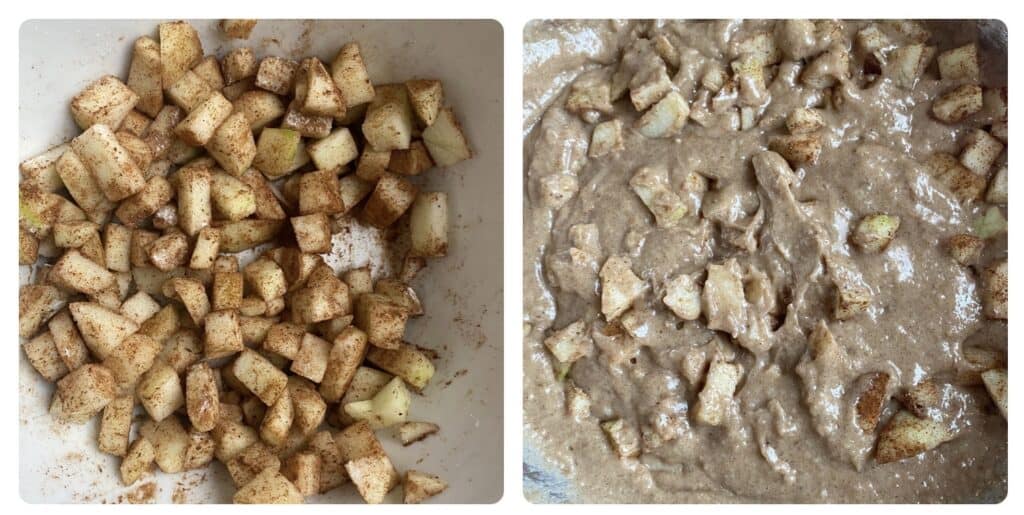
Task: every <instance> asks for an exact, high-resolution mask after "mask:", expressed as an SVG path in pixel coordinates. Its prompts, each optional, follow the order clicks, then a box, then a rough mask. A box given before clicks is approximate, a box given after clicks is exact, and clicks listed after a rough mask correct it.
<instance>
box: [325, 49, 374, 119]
mask: <svg viewBox="0 0 1024 515" xmlns="http://www.w3.org/2000/svg"><path fill="white" fill-rule="evenodd" d="M331 76H332V77H333V79H334V83H335V84H336V85H337V86H338V89H340V90H341V93H342V95H343V96H344V98H345V102H346V105H347V106H348V107H353V106H357V105H360V104H365V103H367V102H372V101H373V99H374V90H373V84H372V83H371V82H370V76H369V74H367V72H366V65H365V64H363V57H362V54H361V52H360V49H359V43H356V42H351V43H346V44H345V45H344V46H342V47H341V50H339V51H338V55H337V56H336V57H335V58H334V61H332V62H331Z"/></svg>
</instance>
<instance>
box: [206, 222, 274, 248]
mask: <svg viewBox="0 0 1024 515" xmlns="http://www.w3.org/2000/svg"><path fill="white" fill-rule="evenodd" d="M283 225H284V222H283V221H282V220H257V219H252V218H246V219H245V220H239V221H237V222H229V223H226V224H223V225H220V226H219V227H218V228H219V229H220V249H221V251H223V252H241V251H243V250H247V249H251V248H253V247H255V246H257V245H259V244H261V243H266V242H268V241H270V240H273V239H274V237H276V236H277V234H278V233H279V232H280V231H281V227H283Z"/></svg>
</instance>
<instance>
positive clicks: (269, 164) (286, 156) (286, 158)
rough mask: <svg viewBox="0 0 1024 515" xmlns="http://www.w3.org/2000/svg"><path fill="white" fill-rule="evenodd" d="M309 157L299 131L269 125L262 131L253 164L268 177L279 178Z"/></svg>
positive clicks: (295, 168)
mask: <svg viewBox="0 0 1024 515" xmlns="http://www.w3.org/2000/svg"><path fill="white" fill-rule="evenodd" d="M308 159H309V156H308V154H307V153H306V150H305V145H304V144H303V143H302V135H301V134H299V133H298V131H294V130H291V129H274V128H269V127H268V128H265V129H263V131H262V132H260V140H259V142H258V143H257V144H256V157H255V158H254V159H253V166H254V167H255V168H256V169H257V170H259V171H261V172H263V175H266V176H267V178H269V179H277V178H279V177H284V176H285V175H288V174H289V173H291V172H294V171H295V170H297V169H298V168H299V167H301V166H302V164H305V161H306V160H308Z"/></svg>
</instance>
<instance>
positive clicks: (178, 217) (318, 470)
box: [19, 20, 472, 503]
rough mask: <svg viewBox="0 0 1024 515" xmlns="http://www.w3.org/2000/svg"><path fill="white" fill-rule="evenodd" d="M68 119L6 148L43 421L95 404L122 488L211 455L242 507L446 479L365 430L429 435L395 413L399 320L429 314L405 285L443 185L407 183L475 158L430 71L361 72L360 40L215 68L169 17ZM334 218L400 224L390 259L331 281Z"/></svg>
mask: <svg viewBox="0 0 1024 515" xmlns="http://www.w3.org/2000/svg"><path fill="white" fill-rule="evenodd" d="M254 25H255V21H254V20H224V21H223V22H222V23H221V28H222V30H223V31H224V32H225V34H226V35H227V36H229V37H232V38H240V39H245V38H247V37H248V35H249V33H250V32H251V31H252V30H253V26H254ZM71 115H72V117H73V118H74V121H75V123H76V124H77V125H78V126H79V127H80V128H81V129H82V133H81V134H80V135H79V136H77V137H75V138H74V139H73V140H71V141H70V142H69V143H67V144H64V145H60V146H58V147H55V148H53V149H51V150H49V151H47V152H45V153H43V154H42V155H40V156H37V157H35V158H32V159H29V160H27V161H25V162H23V163H22V164H21V172H22V181H21V185H20V192H19V193H20V204H19V215H20V216H19V222H20V230H19V244H20V246H19V262H20V264H22V265H34V266H35V273H34V281H33V282H32V283H31V284H26V285H24V286H22V287H21V291H20V304H19V316H20V319H19V334H20V336H21V337H22V338H23V339H24V342H25V343H24V344H23V346H22V348H23V349H24V352H25V355H26V357H27V358H28V361H29V363H30V364H31V365H32V366H33V367H34V368H35V369H36V370H37V371H38V372H39V374H40V375H41V376H42V377H43V378H45V379H46V380H48V381H51V382H55V383H56V391H55V393H54V395H53V400H52V403H51V406H50V412H51V414H52V415H53V416H54V417H55V418H57V419H59V420H61V421H65V422H71V423H83V422H86V421H88V420H90V419H92V418H93V417H95V416H97V415H100V417H101V421H100V428H99V448H100V450H101V451H102V452H105V453H109V454H112V455H115V456H119V457H121V458H122V462H121V470H120V471H121V478H122V480H123V482H124V484H126V485H130V484H132V483H135V482H136V481H138V480H140V479H141V478H142V477H144V476H146V475H147V474H149V473H150V472H151V470H152V469H153V466H154V465H155V466H156V467H157V468H159V469H160V471H162V472H164V473H178V472H182V471H186V470H193V469H197V468H202V467H206V466H207V465H209V464H210V463H212V462H213V461H218V462H220V463H222V464H223V465H224V466H225V467H227V470H228V472H229V474H230V476H231V479H232V480H233V482H234V483H235V486H236V487H237V489H238V490H237V492H236V493H235V495H234V500H235V502H237V503H277V502H303V500H304V498H306V497H308V496H311V495H316V494H322V493H325V492H327V491H330V490H332V489H334V488H336V487H338V486H339V485H342V484H343V483H346V482H348V481H351V482H352V483H354V484H355V487H356V489H357V490H358V492H359V494H360V495H361V496H362V497H363V498H364V499H365V500H366V502H368V503H379V502H381V501H383V500H384V498H385V495H386V494H387V493H388V492H390V491H391V490H392V489H393V488H394V487H395V486H396V485H397V484H398V483H399V482H402V483H403V485H404V493H405V501H406V502H419V501H422V500H424V499H426V498H428V497H431V496H433V495H436V494H438V493H440V492H441V491H442V490H444V489H445V488H446V483H445V482H444V481H443V480H441V479H440V478H438V477H436V476H433V475H430V474H426V473H423V472H419V471H416V470H408V471H406V473H405V476H404V479H403V478H400V476H399V473H398V471H397V470H396V469H395V466H394V465H393V464H392V462H391V460H390V459H389V457H388V456H387V455H386V454H385V452H384V450H383V447H382V446H381V443H380V441H379V440H378V436H377V434H376V433H375V432H376V431H378V430H382V429H385V428H395V430H397V435H398V436H399V438H400V440H401V442H402V443H403V444H405V445H410V444H412V443H414V442H416V441H419V440H422V439H423V438H426V437H427V436H429V435H430V434H433V433H436V432H437V431H438V430H439V428H438V426H437V425H436V424H433V423H430V422H422V421H416V420H414V419H412V418H411V417H410V413H409V411H410V406H411V404H412V403H413V399H414V398H415V396H413V395H410V390H412V391H416V392H422V391H423V389H424V388H426V387H427V385H428V384H429V383H430V380H431V377H432V376H433V375H434V365H433V363H432V362H431V353H429V352H426V351H424V350H421V348H419V347H417V346H415V345H413V344H411V343H409V342H407V341H406V340H405V333H406V323H407V321H408V320H409V318H410V317H416V316H420V315H422V314H423V307H422V306H421V304H420V301H419V298H418V296H417V294H416V292H415V290H414V289H413V288H412V286H411V285H410V283H411V281H412V280H413V278H414V277H415V276H416V275H417V272H419V271H420V270H421V269H423V268H424V267H425V266H426V259H427V258H438V257H442V256H445V255H446V253H447V251H448V199H447V196H446V194H445V193H443V192H432V191H421V190H420V188H419V187H418V186H417V185H416V182H417V181H416V177H415V176H417V175H420V174H423V173H426V172H428V171H429V170H431V169H432V168H434V167H435V166H441V167H448V166H452V165H455V164H457V163H459V162H460V161H463V160H465V159H468V158H469V157H471V155H472V152H471V151H470V148H469V145H468V143H467V141H466V138H465V135H464V134H463V132H462V129H461V127H460V125H459V122H458V119H457V118H456V116H455V113H454V112H453V111H452V109H451V108H449V107H446V106H445V103H444V94H443V89H442V84H441V82H440V81H437V80H411V81H409V82H406V83H395V84H374V83H373V82H372V81H371V77H370V75H369V73H368V72H367V68H366V66H365V65H364V62H363V59H362V57H361V54H360V48H359V45H358V44H357V43H354V42H351V43H347V44H345V45H344V46H342V47H341V50H340V51H339V52H338V54H337V57H336V58H335V59H334V60H333V61H332V62H330V63H323V62H320V61H319V60H318V59H316V58H307V59H303V60H301V61H293V60H290V59H287V58H282V57H276V56H266V57H263V58H258V57H257V56H256V52H255V51H254V50H253V49H252V48H245V47H243V48H237V49H235V50H231V51H230V52H228V53H227V54H226V55H224V56H222V57H220V58H219V59H218V57H217V56H213V55H204V51H203V46H202V42H201V41H200V39H199V35H198V33H197V32H196V30H195V28H193V27H192V26H190V25H189V24H188V23H185V22H172V23H162V24H160V27H159V38H158V39H152V38H150V37H141V38H139V39H138V40H136V42H135V44H134V47H133V52H132V59H131V66H130V70H129V72H128V76H127V78H126V80H124V81H122V80H121V79H119V78H117V77H114V76H111V75H106V76H103V77H101V78H100V79H98V80H96V81H95V82H93V83H91V84H89V85H88V86H87V87H86V88H85V89H84V90H82V91H81V92H80V93H79V94H78V95H77V96H75V97H74V99H73V100H72V101H71ZM349 222H351V223H362V224H365V225H367V226H372V227H375V228H377V229H379V230H382V231H388V232H389V233H391V234H395V233H397V232H399V231H404V232H407V233H408V240H409V242H410V244H409V250H408V253H407V255H406V256H405V258H404V265H403V267H402V270H401V271H400V273H398V274H396V275H395V276H393V277H381V275H382V273H383V271H382V270H371V269H370V268H369V267H362V268H355V269H351V270H348V271H345V272H344V273H343V274H342V275H341V276H339V274H338V273H336V272H335V270H333V269H332V268H331V267H330V266H329V265H328V264H327V261H325V259H324V254H327V253H330V252H331V250H332V249H333V248H334V247H335V246H336V245H338V244H345V242H344V239H345V237H346V236H345V234H336V231H337V230H338V229H336V228H338V227H340V226H342V225H344V224H346V223H349ZM243 251H247V252H246V253H245V254H241V255H239V254H236V253H240V252H243ZM133 424H134V426H135V427H136V428H137V431H134V432H133V431H132V428H133ZM133 434H137V436H136V437H135V438H134V439H131V435H133Z"/></svg>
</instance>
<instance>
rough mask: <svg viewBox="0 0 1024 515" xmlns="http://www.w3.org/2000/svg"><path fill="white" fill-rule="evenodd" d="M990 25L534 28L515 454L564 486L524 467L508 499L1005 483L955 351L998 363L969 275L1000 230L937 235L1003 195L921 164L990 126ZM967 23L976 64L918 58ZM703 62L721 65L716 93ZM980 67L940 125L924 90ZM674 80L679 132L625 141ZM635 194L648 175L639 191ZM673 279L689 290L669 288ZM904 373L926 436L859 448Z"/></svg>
mask: <svg viewBox="0 0 1024 515" xmlns="http://www.w3.org/2000/svg"><path fill="white" fill-rule="evenodd" d="M865 29H869V30H867V31H865ZM875 29H877V31H878V32H879V33H881V34H882V35H883V37H884V39H883V40H882V41H883V42H884V44H883V45H882V46H880V47H879V48H877V49H873V47H871V41H875V40H873V39H872V40H868V38H866V35H873V34H875V32H874V31H875ZM918 29H923V30H924V31H926V32H924V33H922V32H921V31H920V30H918ZM998 29H999V27H992V26H986V25H985V24H978V23H975V22H948V23H923V24H903V23H881V22H880V23H877V24H875V23H871V22H866V21H855V22H853V21H843V22H832V21H818V22H793V21H790V22H782V21H780V22H765V21H709V22H684V21H652V22H610V21H591V22H548V21H536V22H532V23H531V24H530V25H529V26H528V27H527V29H526V34H525V36H526V48H525V55H526V57H525V59H526V61H525V68H524V74H525V81H524V103H525V110H526V113H525V120H524V137H523V139H524V162H525V163H526V170H525V177H524V188H525V197H526V205H525V207H524V233H525V234H524V246H525V254H524V267H525V270H524V303H525V306H524V313H525V333H526V336H525V341H524V366H525V371H524V373H525V375H524V395H525V398H524V403H525V410H526V414H525V417H526V418H525V423H526V435H527V442H528V444H527V445H528V447H529V449H528V450H529V451H531V452H533V453H535V454H536V455H538V456H540V461H542V462H544V464H545V466H549V467H550V468H551V469H553V470H556V471H557V472H558V473H559V474H560V475H563V476H564V477H565V478H566V479H567V480H568V483H569V487H568V488H565V490H566V491H564V492H557V493H555V492H544V491H539V490H538V489H537V487H538V486H539V483H534V488H533V490H532V491H528V494H529V495H530V496H531V497H534V498H536V499H545V498H547V499H551V498H561V496H563V495H564V496H565V498H566V499H568V500H571V501H581V502H868V503H870V502H979V501H980V502H986V501H987V502H991V501H997V500H1001V499H1002V498H1003V497H1005V495H1006V488H1007V482H1006V481H1007V480H1006V477H1007V472H1006V470H1007V469H1006V445H1007V431H1006V421H1005V419H1004V418H1003V416H1002V415H1001V414H1000V413H999V410H998V409H997V408H996V407H995V405H994V404H993V401H992V399H991V398H990V396H989V394H988V392H987V391H986V389H985V388H984V386H982V385H981V383H980V380H979V378H978V370H977V367H978V365H977V364H976V363H974V362H972V361H971V360H970V359H967V358H965V349H969V348H975V349H981V351H980V352H981V353H983V354H986V355H991V356H996V357H997V359H998V360H1001V363H1002V365H1001V366H1002V367H1005V353H1006V339H1007V332H1006V327H1007V326H1006V321H1005V320H1000V319H994V318H993V317H992V313H991V312H990V311H989V307H990V306H986V302H988V301H989V297H988V296H986V294H985V287H986V285H985V284H983V281H982V280H981V276H982V275H983V274H984V270H986V269H987V268H989V267H991V266H994V265H995V264H996V263H998V262H1000V261H1001V260H1005V259H1006V254H1007V251H1006V234H1005V232H1003V233H997V234H995V235H992V236H990V237H989V238H987V239H985V240H984V248H983V250H982V251H981V253H980V255H979V256H977V257H976V258H974V259H973V260H972V261H971V262H969V263H968V264H966V265H964V264H961V263H959V262H957V261H956V260H954V259H953V258H952V257H951V256H950V250H949V245H948V241H949V240H950V238H951V237H953V236H954V235H957V234H974V233H976V232H977V230H978V220H979V219H980V218H982V217H983V216H984V214H985V213H986V212H987V210H988V209H990V208H991V207H993V206H995V207H996V208H997V209H998V210H999V211H998V213H1000V214H1003V215H1005V208H1006V205H1005V203H1003V204H999V203H989V202H987V201H986V200H985V198H986V197H987V195H986V193H985V191H981V192H978V193H971V192H969V193H968V194H966V195H965V194H964V193H963V192H962V191H961V190H960V189H958V188H959V184H960V183H957V182H953V181H950V180H948V177H947V178H945V179H943V178H942V177H939V176H938V174H936V172H935V165H934V162H935V161H934V156H935V155H936V154H937V153H938V154H941V153H948V154H950V155H952V156H958V155H959V154H960V153H961V151H962V149H963V148H964V147H965V145H967V144H968V141H969V139H970V137H969V134H970V133H971V131H973V130H975V129H983V130H986V131H992V132H993V133H997V132H998V127H994V126H997V125H998V124H999V123H1000V122H1001V121H1003V120H1005V116H1006V114H1005V90H1000V89H999V88H1003V87H1005V85H1006V74H1005V69H1006V68H1005V67H1006V57H1005V55H1006V54H1005V47H1000V45H999V44H998V41H999V35H998V33H994V32H993V31H996V32H997V31H998ZM1003 30H1005V29H1003ZM993 34H995V35H994V36H993ZM759 37H767V38H768V39H770V40H771V43H772V45H774V49H775V50H774V54H773V53H772V52H771V49H769V51H768V52H767V53H764V54H763V55H769V56H770V57H769V58H768V60H767V62H764V63H762V62H759V63H758V65H762V64H763V73H764V82H763V88H759V87H758V86H759V85H758V84H752V83H751V84H745V83H744V81H746V80H749V77H750V75H749V74H747V75H745V74H743V73H742V70H743V68H739V67H738V66H743V64H742V63H744V59H745V58H746V56H748V55H750V53H751V52H752V49H754V50H753V51H760V49H763V48H764V47H763V46H758V45H757V44H755V43H752V42H751V41H752V38H759ZM1004 38H1005V36H1004ZM755 41H756V40H755ZM762 41H763V40H762ZM915 43H921V44H922V46H923V47H924V48H925V49H926V50H925V55H924V57H923V59H927V61H924V60H923V61H922V64H926V66H923V67H922V69H921V70H920V73H919V76H914V77H912V80H909V81H908V79H907V78H906V77H904V76H901V75H900V74H901V73H902V72H901V71H900V70H899V69H897V67H896V65H895V64H894V63H895V62H897V61H898V59H896V58H895V57H896V56H898V55H899V53H900V52H905V51H906V50H905V47H909V46H911V45H914V44H915ZM968 43H976V45H977V49H978V54H979V55H980V62H981V74H980V77H978V78H974V79H972V78H961V79H956V80H954V79H950V78H949V77H947V78H945V79H942V78H940V73H939V70H938V69H937V65H936V64H935V62H934V57H933V56H935V55H937V54H939V53H942V52H944V51H946V50H949V49H952V48H956V47H959V46H961V45H965V44H968ZM1003 44H1005V39H1004V42H1003ZM876 46H877V45H876ZM929 48H931V50H928V49H929ZM931 51H934V52H935V53H933V54H931V56H929V55H928V52H931ZM823 56H824V57H823ZM819 58H820V59H819ZM736 62H739V63H740V65H736V64H734V63H736ZM719 70H722V71H724V72H725V74H724V75H722V74H721V73H719ZM912 75H913V74H912ZM947 75H949V73H948V71H947ZM716 77H724V78H726V82H725V84H726V85H725V86H722V87H720V88H719V89H718V90H715V89H714V88H715V87H716V86H718V85H719V83H718V82H717V81H716V80H715V79H716ZM666 80H667V81H668V83H667V85H666ZM730 83H731V84H732V85H731V86H730V85H728V84H730ZM975 83H979V84H980V85H981V87H982V88H983V89H984V91H985V102H984V106H983V107H982V108H981V109H980V110H977V112H974V113H973V114H971V115H970V116H968V117H966V118H965V119H964V120H962V121H959V122H955V123H944V122H941V121H939V120H937V119H936V117H935V115H934V114H933V113H932V109H933V102H934V101H935V100H936V99H937V98H939V97H940V96H942V95H944V94H946V93H948V92H949V91H950V90H952V89H955V88H956V87H958V86H961V85H963V84H975ZM593 85H597V86H598V87H599V88H598V89H596V90H594V89H592V88H591V89H587V91H598V92H599V94H598V95H597V96H598V97H599V98H597V100H594V98H592V97H593V96H592V97H591V98H588V99H585V100H587V101H586V102H583V103H582V104H581V96H580V95H574V92H575V91H579V90H583V89H585V88H589V87H590V86H593ZM600 87H607V88H608V91H609V94H608V98H607V100H608V102H605V98H604V97H602V94H603V91H602V90H601V89H600ZM729 88H734V89H732V90H729ZM675 94H678V95H679V97H681V98H682V100H683V101H684V102H685V103H686V106H687V107H688V112H689V115H688V116H687V119H686V123H685V125H684V126H683V127H682V128H681V129H680V130H679V131H678V132H675V133H672V134H669V135H667V136H666V137H648V136H646V135H645V134H644V132H645V131H648V130H649V127H650V125H649V124H648V123H646V121H645V120H644V119H643V117H644V116H646V114H645V113H646V112H649V111H650V110H652V109H658V107H657V105H656V104H657V103H658V101H659V100H662V99H665V98H668V97H669V96H670V95H675ZM1001 100H1002V103H1001V102H1000V101H1001ZM581 105H582V106H583V107H581ZM652 106H654V107H652ZM798 108H812V109H813V110H814V112H815V113H817V114H818V115H820V117H821V121H822V122H823V126H822V127H820V128H817V127H812V128H813V129H814V130H812V131H810V134H812V135H813V138H815V139H816V140H817V141H818V142H819V143H820V147H821V148H820V153H819V155H817V156H816V159H813V160H803V159H801V158H800V156H799V155H798V154H797V153H793V152H790V150H792V149H787V148H786V147H785V145H783V144H781V143H780V141H781V142H784V141H786V140H785V139H784V137H785V136H787V135H790V133H791V132H794V131H795V132H800V130H799V127H794V128H793V130H791V129H790V128H787V123H786V121H787V117H789V116H790V115H791V113H792V112H793V111H794V110H796V109H798ZM616 120H617V121H618V122H619V123H620V124H621V134H622V139H621V144H619V145H612V146H611V148H612V149H611V150H608V151H607V152H606V153H603V155H595V154H602V152H605V151H606V149H604V148H597V149H596V151H595V148H593V147H594V146H595V145H594V143H595V141H592V138H593V136H594V134H595V127H598V124H602V123H603V122H613V123H614V121H616ZM791 123H792V122H791ZM605 129H607V130H612V129H614V127H613V126H612V125H602V129H601V130H605ZM780 137H783V139H782V140H780ZM776 151H779V153H777V152H776ZM780 153H781V154H786V156H785V158H784V157H783V156H782V155H780ZM1005 163H1006V153H1005V152H1002V153H1001V155H1000V156H999V157H998V159H997V160H996V162H995V163H994V164H993V165H992V166H991V168H990V169H985V170H978V171H976V172H975V173H976V175H977V176H979V177H980V178H979V179H977V180H976V181H977V182H979V184H980V183H981V181H984V182H986V183H987V182H989V181H991V180H992V179H993V177H994V176H995V175H996V173H997V170H999V169H1000V168H1001V167H1003V166H1005ZM641 191H645V192H655V193H654V194H652V195H653V196H652V198H649V199H646V200H648V202H645V201H644V200H645V199H641V197H640V195H639V194H638V192H641ZM1004 202H1005V201H1004ZM648 204H650V205H651V206H653V207H648ZM680 206H682V207H680ZM877 213H884V214H886V215H889V216H894V217H899V220H900V225H899V228H898V230H897V231H896V234H895V236H894V237H893V239H892V241H891V242H890V243H888V245H885V246H884V249H883V250H881V251H879V252H870V251H867V250H865V249H864V248H861V247H860V246H858V245H856V244H854V243H852V242H851V233H852V232H854V231H855V228H856V227H857V225H858V223H859V222H860V221H861V219H862V218H863V217H865V216H868V215H872V214H877ZM679 288H682V289H681V290H680V289H679ZM694 289H696V292H697V296H696V297H694V295H692V294H691V295H688V296H687V295H682V296H680V297H678V298H669V299H666V295H669V294H671V293H673V292H676V291H686V292H691V293H692V292H693V291H694ZM670 297H671V296H670ZM623 298H624V299H626V300H625V304H623V303H622V299H623ZM844 300H846V301H849V305H847V304H846V303H844V302H843V301H844ZM617 301H618V303H616V302H617ZM837 304H839V307H838V308H837ZM844 308H848V309H844ZM986 315H988V316H986ZM1003 317H1004V318H1005V315H1003ZM573 324H575V325H573ZM570 326H571V327H570ZM567 327H569V329H568V330H566V329H565V328H567ZM552 338H554V339H552ZM559 338H562V339H561V340H560V339H559ZM546 340H547V341H548V345H545V341H546ZM559 342H562V343H564V344H565V345H567V346H568V347H565V348H561V347H557V344H558V343H559ZM570 347H571V352H570V351H566V350H565V349H566V348H570ZM554 350H557V351H558V352H563V351H564V352H565V354H563V355H561V356H560V357H562V358H563V359H564V360H565V361H564V362H560V361H559V359H556V358H555V357H554V354H553V351H554ZM988 351H990V352H988ZM968 354H970V355H971V356H974V355H976V354H978V352H975V353H973V354H971V351H968ZM570 362H571V363H570ZM984 366H985V367H986V368H987V367H989V366H991V365H984ZM730 379H731V380H732V381H731V382H730ZM922 381H929V382H930V383H931V384H933V385H934V386H935V389H934V394H935V396H936V400H935V404H934V405H933V406H930V407H929V409H928V410H925V411H923V412H922V411H921V410H919V414H920V415H921V418H920V420H931V421H934V423H935V424H936V427H941V429H942V431H944V432H947V433H948V437H946V438H943V440H948V441H944V443H941V444H939V445H938V446H937V447H935V448H934V449H931V450H926V451H924V452H920V453H918V454H916V455H913V456H910V457H906V458H905V459H899V460H896V461H894V462H891V463H880V461H885V460H884V459H881V457H880V455H876V445H877V441H878V439H879V434H880V433H882V432H884V431H886V428H887V427H888V426H889V425H891V424H892V420H893V417H894V416H895V415H896V413H898V412H907V410H908V409H910V408H909V407H908V403H909V401H908V400H907V399H906V396H907V392H908V391H911V390H912V389H913V388H914V387H915V385H918V384H919V383H921V382H922ZM720 382H721V386H719V383H720ZM914 416H917V415H914ZM872 419H874V420H872ZM929 423H930V422H929ZM602 424H604V425H605V430H602ZM536 468H537V467H536V463H533V464H528V467H527V469H528V470H527V472H528V473H530V474H535V473H539V471H538V470H536ZM542 489H543V488H542Z"/></svg>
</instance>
